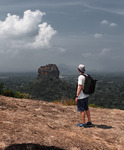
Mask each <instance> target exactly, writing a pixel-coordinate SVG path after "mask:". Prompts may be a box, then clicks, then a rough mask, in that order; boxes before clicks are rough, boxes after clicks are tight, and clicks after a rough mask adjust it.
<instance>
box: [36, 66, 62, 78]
mask: <svg viewBox="0 0 124 150" xmlns="http://www.w3.org/2000/svg"><path fill="white" fill-rule="evenodd" d="M59 74H60V72H59V69H58V67H57V66H56V64H48V65H46V66H41V67H40V68H39V69H38V77H37V78H38V79H39V78H41V77H42V76H44V75H50V76H53V77H55V78H57V79H59Z"/></svg>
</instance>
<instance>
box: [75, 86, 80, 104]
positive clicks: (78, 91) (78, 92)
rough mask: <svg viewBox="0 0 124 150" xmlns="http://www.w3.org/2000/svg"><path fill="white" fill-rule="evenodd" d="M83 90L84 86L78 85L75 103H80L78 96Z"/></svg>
mask: <svg viewBox="0 0 124 150" xmlns="http://www.w3.org/2000/svg"><path fill="white" fill-rule="evenodd" d="M81 90H82V85H80V84H79V85H78V90H77V95H76V98H75V102H76V103H77V101H78V96H79V94H80V92H81Z"/></svg>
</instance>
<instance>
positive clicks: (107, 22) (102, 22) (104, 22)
mask: <svg viewBox="0 0 124 150" xmlns="http://www.w3.org/2000/svg"><path fill="white" fill-rule="evenodd" d="M101 24H109V21H107V20H102V21H101Z"/></svg>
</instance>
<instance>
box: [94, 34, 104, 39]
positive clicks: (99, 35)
mask: <svg viewBox="0 0 124 150" xmlns="http://www.w3.org/2000/svg"><path fill="white" fill-rule="evenodd" d="M102 36H103V35H102V34H100V33H96V34H94V37H95V38H98V39H99V38H101V37H102Z"/></svg>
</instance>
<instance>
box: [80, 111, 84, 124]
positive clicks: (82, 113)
mask: <svg viewBox="0 0 124 150" xmlns="http://www.w3.org/2000/svg"><path fill="white" fill-rule="evenodd" d="M81 119H82V123H83V124H85V112H84V111H82V112H81Z"/></svg>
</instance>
